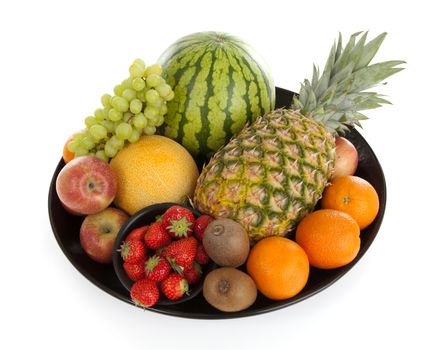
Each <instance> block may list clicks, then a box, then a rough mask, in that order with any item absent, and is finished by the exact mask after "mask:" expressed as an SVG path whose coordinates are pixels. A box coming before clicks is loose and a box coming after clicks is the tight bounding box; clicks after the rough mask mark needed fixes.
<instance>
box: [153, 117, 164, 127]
mask: <svg viewBox="0 0 423 350" xmlns="http://www.w3.org/2000/svg"><path fill="white" fill-rule="evenodd" d="M163 123H164V116H162V115H159V116H158V117H157V121H156V122H155V123H154V126H160V125H162V124H163Z"/></svg>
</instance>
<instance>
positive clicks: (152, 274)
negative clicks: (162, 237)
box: [145, 255, 172, 282]
mask: <svg viewBox="0 0 423 350" xmlns="http://www.w3.org/2000/svg"><path fill="white" fill-rule="evenodd" d="M171 269H172V268H171V267H170V264H169V262H168V261H167V260H166V259H164V258H161V257H160V256H157V255H153V256H152V257H151V258H149V259H148V260H147V262H146V263H145V277H146V278H148V279H149V280H152V281H154V282H161V281H163V280H164V279H165V278H166V277H167V276H168V275H169V274H170V270H171Z"/></svg>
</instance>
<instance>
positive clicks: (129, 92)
mask: <svg viewBox="0 0 423 350" xmlns="http://www.w3.org/2000/svg"><path fill="white" fill-rule="evenodd" d="M122 97H123V98H124V99H125V100H127V101H128V102H130V101H132V100H133V99H134V98H136V97H137V92H136V91H135V90H134V89H131V88H127V89H125V90H123V93H122Z"/></svg>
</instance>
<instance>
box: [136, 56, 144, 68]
mask: <svg viewBox="0 0 423 350" xmlns="http://www.w3.org/2000/svg"><path fill="white" fill-rule="evenodd" d="M133 63H135V64H139V65H140V66H142V67H144V68H145V62H144V61H143V60H142V59H141V58H136V59H135V60H134V62H133Z"/></svg>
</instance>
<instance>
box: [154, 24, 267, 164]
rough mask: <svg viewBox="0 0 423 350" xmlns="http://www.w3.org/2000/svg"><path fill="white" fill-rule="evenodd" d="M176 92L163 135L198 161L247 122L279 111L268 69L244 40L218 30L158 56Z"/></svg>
mask: <svg viewBox="0 0 423 350" xmlns="http://www.w3.org/2000/svg"><path fill="white" fill-rule="evenodd" d="M158 63H160V64H161V65H162V67H163V77H164V78H165V79H166V81H167V83H168V84H169V85H170V86H171V87H172V89H173V90H174V92H175V98H174V99H173V100H172V101H170V102H169V103H168V113H167V116H166V118H165V135H166V136H168V137H170V138H172V139H175V140H176V141H178V142H179V143H181V144H182V145H183V146H184V147H185V148H187V149H188V151H189V152H190V153H191V154H192V155H193V156H195V157H197V158H198V157H203V158H206V159H207V158H209V157H210V156H212V155H213V154H214V152H216V151H217V150H218V149H219V148H220V147H221V146H222V145H224V144H226V143H227V142H228V141H229V139H230V138H231V137H232V136H233V135H234V134H236V133H238V132H239V131H240V130H241V129H242V128H243V127H244V125H245V124H246V123H251V122H252V121H254V120H255V119H256V118H257V117H258V116H260V115H264V114H266V113H268V112H270V111H271V110H273V109H274V108H275V86H274V82H273V78H272V75H271V73H270V70H269V69H268V67H267V65H266V64H265V63H264V61H263V60H262V58H261V57H260V56H259V55H258V54H257V53H256V52H255V50H254V49H253V48H252V47H251V46H249V45H248V44H247V43H245V42H244V41H243V40H241V39H240V38H238V37H236V36H233V35H229V34H226V33H219V32H201V33H195V34H191V35H188V36H185V37H183V38H181V39H179V40H178V41H176V42H175V43H174V44H172V45H171V46H170V47H169V48H168V49H167V50H166V51H165V52H164V53H163V54H162V55H161V56H160V58H159V60H158Z"/></svg>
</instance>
